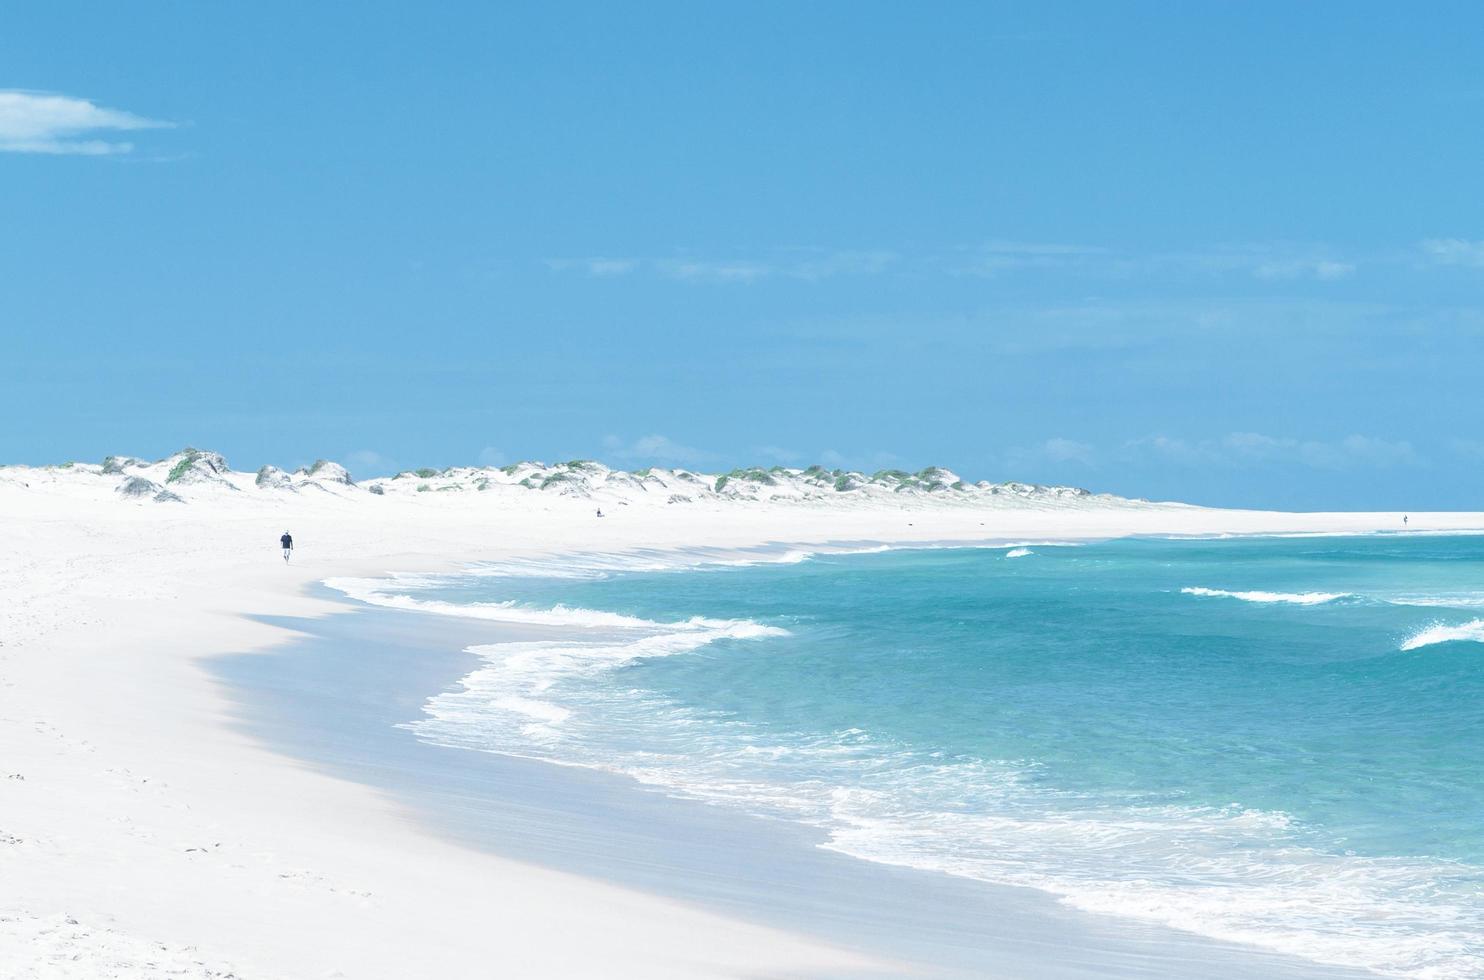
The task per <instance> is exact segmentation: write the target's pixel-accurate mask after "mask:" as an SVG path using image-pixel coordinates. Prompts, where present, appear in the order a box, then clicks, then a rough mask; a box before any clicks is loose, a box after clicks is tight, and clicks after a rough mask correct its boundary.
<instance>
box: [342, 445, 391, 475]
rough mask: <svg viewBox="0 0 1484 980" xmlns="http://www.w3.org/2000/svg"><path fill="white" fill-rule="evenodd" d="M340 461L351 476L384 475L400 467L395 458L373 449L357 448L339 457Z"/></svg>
mask: <svg viewBox="0 0 1484 980" xmlns="http://www.w3.org/2000/svg"><path fill="white" fill-rule="evenodd" d="M340 462H341V465H343V466H344V467H345V468H346V469H347V470H349V471H350V474H351V475H352V476H356V477H365V476H384V475H385V474H388V473H395V472H397V470H398V469H400V467H399V466H398V465H397V461H396V460H394V459H392V458H391V457H389V456H386V455H384V454H382V453H379V452H377V451H376V450H374V449H357V450H354V451H353V452H348V453H346V454H345V455H344V456H342V457H341V459H340Z"/></svg>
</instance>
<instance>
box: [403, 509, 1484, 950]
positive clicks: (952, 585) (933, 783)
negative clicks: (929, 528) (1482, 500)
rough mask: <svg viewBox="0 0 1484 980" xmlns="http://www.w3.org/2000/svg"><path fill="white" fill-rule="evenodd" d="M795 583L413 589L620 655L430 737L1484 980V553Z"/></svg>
mask: <svg viewBox="0 0 1484 980" xmlns="http://www.w3.org/2000/svg"><path fill="white" fill-rule="evenodd" d="M1010 555H1015V557H1009V556H1010ZM773 557H775V558H776V557H779V556H773ZM787 557H788V558H789V559H790V561H788V562H772V563H768V564H755V565H735V564H734V565H730V566H701V567H700V568H695V567H693V568H691V569H689V570H687V571H683V572H682V571H673V570H671V571H665V570H659V569H661V568H663V567H664V566H665V564H666V562H665V560H664V559H663V558H659V557H656V556H645V557H644V558H643V559H642V560H640V561H638V562H637V564H640V565H642V566H644V567H643V570H638V571H625V570H624V569H625V568H626V567H629V565H630V564H632V563H634V562H633V560H632V558H625V559H619V560H603V561H595V562H592V563H588V564H587V565H586V566H577V567H574V566H573V565H571V564H567V565H564V566H562V567H561V573H562V576H563V577H561V578H556V577H551V576H549V575H546V574H544V573H545V572H547V571H549V570H548V569H546V568H544V567H543V566H540V565H524V566H518V567H486V568H480V569H474V570H473V574H470V575H467V576H461V577H457V578H446V579H438V578H432V579H429V578H419V579H408V580H403V581H401V582H398V583H395V584H394V585H391V586H387V585H385V584H384V585H383V586H381V588H382V589H383V592H382V594H381V595H380V596H379V597H378V598H380V599H381V600H382V601H392V600H390V599H389V598H388V597H389V596H391V595H394V594H395V595H403V596H406V597H408V598H407V599H402V600H395V601H397V602H399V603H402V604H407V603H413V604H423V605H424V607H427V606H426V604H430V603H431V604H434V605H433V606H432V608H442V609H443V610H444V611H462V612H464V613H466V614H475V615H487V616H490V617H491V618H507V617H509V618H516V619H520V618H522V617H525V618H528V619H533V620H535V621H544V620H547V619H551V620H558V621H570V622H582V623H586V624H588V625H589V626H590V627H591V629H590V630H589V637H588V639H586V640H584V641H583V642H578V643H573V642H566V641H562V642H555V641H550V642H525V643H505V644H499V645H492V646H489V647H482V648H480V651H479V652H480V653H481V655H482V656H483V657H484V660H485V666H483V667H482V668H481V669H480V670H478V671H475V672H474V673H472V674H471V675H469V676H468V677H466V678H465V680H464V686H463V689H462V690H460V691H455V692H452V693H448V694H444V695H440V696H438V697H436V698H434V699H432V700H431V701H430V702H429V703H428V704H427V706H426V716H425V717H424V718H423V719H421V720H420V721H417V722H415V723H413V724H412V728H413V729H414V731H416V733H417V734H418V735H419V736H420V737H422V738H424V739H426V740H428V741H431V742H434V743H437V744H442V745H449V746H457V747H464V748H477V749H487V750H492V751H498V752H504V753H509V754H515V755H523V756H529V757H533V758H540V759H547V760H552V761H559V762H566V763H572V764H578V765H586V766H592V767H597V768H602V769H608V770H613V771H618V772H623V773H627V774H629V775H632V776H635V777H637V778H639V779H641V780H643V781H645V782H648V783H651V784H654V785H657V786H659V787H662V788H664V789H666V790H667V791H669V792H672V793H675V794H677V795H683V796H689V797H695V798H700V799H705V800H710V801H716V802H718V803H724V804H727V805H733V806H737V807H741V808H744V809H747V810H749V811H752V812H758V813H765V814H769V815H774V816H777V817H780V818H783V819H789V820H797V821H802V822H805V823H808V824H811V825H813V826H816V827H818V828H820V829H821V830H823V831H824V832H825V833H826V834H827V836H828V839H829V846H831V847H834V848H836V849H838V850H841V851H843V852H845V853H848V854H852V855H855V856H858V857H862V858H867V859H871V860H876V861H882V862H888V863H895V864H903V865H909V866H913V867H920V868H932V869H938V870H944V871H949V872H951V873H954V874H959V875H964V876H967V877H974V878H981V879H984V880H991V881H1000V882H1008V883H1015V884H1024V885H1032V886H1035V887H1038V888H1041V889H1044V890H1047V891H1050V892H1052V893H1054V894H1056V895H1058V896H1061V897H1062V898H1064V899H1065V900H1066V901H1068V902H1069V903H1071V904H1073V905H1075V906H1077V907H1079V908H1084V909H1089V910H1094V911H1100V912H1107V913H1111V914H1116V915H1122V916H1129V917H1134V918H1139V919H1143V920H1146V921H1157V922H1161V923H1165V924H1170V925H1174V926H1177V927H1180V928H1184V929H1188V930H1191V931H1194V932H1198V933H1201V934H1205V935H1210V936H1216V937H1221V938H1225V939H1232V940H1238V941H1243V942H1248V943H1254V944H1257V945H1260V946H1263V947H1266V948H1269V949H1275V950H1283V951H1286V952H1291V953H1297V954H1300V955H1304V956H1307V957H1310V958H1312V959H1315V960H1319V961H1323V962H1331V963H1338V964H1345V965H1352V966H1362V967H1369V968H1372V969H1376V970H1380V971H1384V972H1390V973H1394V974H1397V975H1408V976H1431V977H1470V976H1479V975H1484V823H1481V819H1480V818H1481V816H1484V781H1481V779H1480V773H1481V771H1484V769H1481V763H1484V700H1481V694H1484V661H1481V660H1480V657H1484V643H1481V642H1480V641H1481V640H1484V623H1481V622H1480V619H1479V617H1480V615H1481V614H1484V539H1480V538H1464V537H1425V536H1405V537H1404V536H1386V537H1367V538H1335V537H1326V538H1287V539H1261V540H1251V539H1248V540H1227V541H1174V542H1172V541H1122V542H1112V543H1106V544H1096V545H1087V546H1082V547H1051V546H1045V545H1034V544H1033V545H1029V546H1020V547H1017V548H1014V549H1012V548H1009V547H1006V548H1000V549H939V550H922V551H897V552H887V553H878V554H858V555H819V556H815V557H813V558H811V559H809V560H797V559H802V558H803V557H804V556H802V555H791V556H787ZM441 604H448V605H446V606H443V605H441Z"/></svg>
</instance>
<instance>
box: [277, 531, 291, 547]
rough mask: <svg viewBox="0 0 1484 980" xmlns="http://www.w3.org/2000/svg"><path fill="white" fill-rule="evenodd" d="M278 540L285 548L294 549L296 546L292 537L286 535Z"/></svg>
mask: <svg viewBox="0 0 1484 980" xmlns="http://www.w3.org/2000/svg"><path fill="white" fill-rule="evenodd" d="M278 540H279V542H280V543H281V544H282V545H283V546H284V547H285V548H292V547H293V546H294V539H293V537H292V536H291V535H288V534H285V535H284V536H283V537H281V538H279V539H278Z"/></svg>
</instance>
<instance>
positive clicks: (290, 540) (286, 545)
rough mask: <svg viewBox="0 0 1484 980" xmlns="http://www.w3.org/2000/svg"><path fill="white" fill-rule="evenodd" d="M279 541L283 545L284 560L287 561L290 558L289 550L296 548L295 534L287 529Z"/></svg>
mask: <svg viewBox="0 0 1484 980" xmlns="http://www.w3.org/2000/svg"><path fill="white" fill-rule="evenodd" d="M278 543H279V544H281V545H283V560H284V561H285V562H287V561H288V560H289V552H291V551H293V550H294V536H293V535H292V534H290V533H289V532H287V531H285V532H283V537H281V538H279V539H278Z"/></svg>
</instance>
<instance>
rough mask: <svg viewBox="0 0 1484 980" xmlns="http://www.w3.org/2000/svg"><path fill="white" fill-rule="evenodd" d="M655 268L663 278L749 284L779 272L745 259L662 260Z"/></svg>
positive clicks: (760, 263)
mask: <svg viewBox="0 0 1484 980" xmlns="http://www.w3.org/2000/svg"><path fill="white" fill-rule="evenodd" d="M654 267H655V268H656V269H657V270H658V271H659V273H660V275H662V276H665V277H667V278H670V279H680V280H682V281H688V282H721V283H749V282H756V281H757V280H759V279H764V278H766V277H768V276H771V275H773V274H774V273H775V272H776V271H777V270H776V269H774V268H773V267H772V266H769V265H766V264H764V263H762V262H754V261H750V260H745V259H735V260H733V259H724V260H720V261H712V260H703V259H662V260H659V261H657V262H655V263H654Z"/></svg>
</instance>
